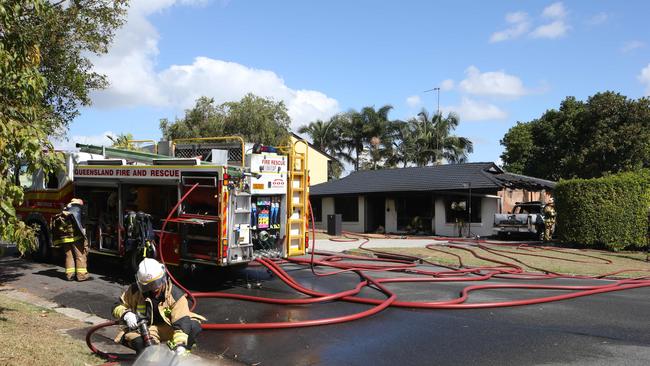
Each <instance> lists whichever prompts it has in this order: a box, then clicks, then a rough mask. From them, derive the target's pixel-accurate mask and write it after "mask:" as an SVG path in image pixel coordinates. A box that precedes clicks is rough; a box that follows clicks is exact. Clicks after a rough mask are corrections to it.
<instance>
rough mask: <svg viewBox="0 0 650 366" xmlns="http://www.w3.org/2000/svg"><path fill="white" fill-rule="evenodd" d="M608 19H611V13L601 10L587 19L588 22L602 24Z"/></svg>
mask: <svg viewBox="0 0 650 366" xmlns="http://www.w3.org/2000/svg"><path fill="white" fill-rule="evenodd" d="M607 19H609V15H608V14H607V13H605V12H600V13H598V14H596V15H593V16H592V17H591V18H589V19H587V24H589V25H600V24H603V23H605V22H606V21H607Z"/></svg>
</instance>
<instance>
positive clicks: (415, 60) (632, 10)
mask: <svg viewBox="0 0 650 366" xmlns="http://www.w3.org/2000/svg"><path fill="white" fill-rule="evenodd" d="M648 14H650V2H647V1H641V0H638V1H563V2H552V1H549V2H545V1H499V2H495V1H490V2H487V1H453V2H452V1H447V2H442V1H435V2H434V1H408V0H402V1H399V2H395V1H369V0H365V1H335V0H330V1H320V2H316V1H282V2H280V1H241V0H230V1H226V0H180V1H179V0H142V1H133V2H132V6H131V8H130V10H129V15H128V21H127V24H126V25H125V26H124V27H123V28H122V29H120V30H119V31H118V33H117V36H116V39H115V43H114V45H113V46H112V47H111V50H110V52H109V54H108V55H105V56H102V57H99V58H95V59H94V62H95V65H96V69H97V71H99V72H102V73H104V74H106V75H107V76H108V78H109V81H110V82H111V86H110V87H109V88H108V89H107V90H104V91H101V92H97V93H94V94H93V101H94V105H93V106H92V107H89V108H84V109H83V110H82V111H81V112H82V113H81V116H80V117H78V118H77V119H76V120H75V121H74V123H73V124H72V125H71V128H70V131H69V136H70V142H89V143H103V142H107V140H106V138H105V137H104V136H105V135H106V134H117V133H125V132H130V133H133V135H134V136H135V137H136V138H140V139H158V138H159V137H160V131H159V128H158V121H159V119H160V118H163V117H167V118H170V119H173V118H174V117H175V116H182V114H183V110H184V109H186V108H189V107H191V106H192V105H193V102H194V100H195V99H196V98H197V97H198V96H201V95H207V96H210V97H214V98H215V100H216V101H217V102H224V101H230V100H238V99H240V98H241V97H242V96H243V95H244V94H246V93H248V92H252V93H255V94H257V95H261V96H266V97H272V98H274V99H276V100H284V101H285V102H286V104H287V106H288V108H289V113H290V116H291V117H292V120H293V126H294V127H297V126H300V125H303V124H306V123H308V122H309V121H312V120H315V119H318V118H320V119H326V118H328V117H330V116H332V115H333V114H335V113H337V112H343V111H346V110H348V109H350V108H354V109H360V108H362V107H364V106H367V105H374V106H376V107H380V106H382V105H384V104H390V105H392V106H393V107H394V110H393V111H392V112H391V115H390V116H391V117H392V118H396V119H398V118H399V119H408V118H410V117H412V116H414V115H415V114H417V112H418V111H419V110H420V109H421V108H422V107H426V108H427V109H428V110H429V111H435V109H436V108H437V105H436V104H437V94H436V93H435V92H429V93H424V92H423V91H424V90H427V89H431V88H434V87H440V88H441V91H440V106H441V109H442V110H443V111H444V112H445V113H447V112H449V111H454V112H456V113H458V114H459V115H460V118H461V124H460V127H459V129H458V130H457V131H456V132H457V134H459V135H462V136H466V137H469V138H470V139H471V140H473V141H474V144H475V151H474V153H473V154H472V155H471V156H470V161H498V159H499V155H500V154H501V152H502V147H501V146H500V145H499V140H500V139H501V138H502V137H503V135H504V133H505V132H506V131H507V130H508V129H509V128H510V127H511V126H513V125H514V124H515V123H516V122H517V121H529V120H531V119H533V118H536V117H539V116H540V115H541V114H542V113H543V112H544V111H545V110H547V109H551V108H557V107H558V106H559V103H560V101H561V100H563V99H564V98H565V97H566V96H568V95H572V96H575V97H577V98H579V99H585V98H587V97H588V96H590V95H593V94H594V93H597V92H599V91H605V90H614V91H617V92H620V93H622V94H624V95H627V96H628V97H631V98H635V99H636V98H639V97H642V96H644V95H650V27H649V26H648V23H647V17H648Z"/></svg>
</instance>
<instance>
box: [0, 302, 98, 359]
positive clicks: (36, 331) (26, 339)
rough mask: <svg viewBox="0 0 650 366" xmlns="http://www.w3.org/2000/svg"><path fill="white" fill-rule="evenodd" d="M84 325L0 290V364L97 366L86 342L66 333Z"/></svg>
mask: <svg viewBox="0 0 650 366" xmlns="http://www.w3.org/2000/svg"><path fill="white" fill-rule="evenodd" d="M87 326H88V325H87V324H85V323H83V322H80V321H78V320H74V319H71V318H68V317H66V316H65V315H63V314H59V313H57V312H55V311H52V310H49V309H45V308H40V307H37V306H33V305H30V304H27V303H23V302H20V301H16V300H13V299H11V298H9V297H7V296H6V295H4V294H2V293H0V339H2V346H1V347H0V365H52V366H55V365H57V366H58V365H61V366H64V365H65V366H71V365H99V364H102V363H104V362H105V361H103V360H102V359H101V358H98V357H96V356H95V355H93V354H92V353H91V352H90V350H89V349H88V347H87V346H86V344H85V343H84V342H83V341H81V340H77V339H74V338H72V337H70V336H69V335H67V334H66V331H67V330H70V329H79V328H85V327H87Z"/></svg>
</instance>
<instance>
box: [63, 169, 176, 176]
mask: <svg viewBox="0 0 650 366" xmlns="http://www.w3.org/2000/svg"><path fill="white" fill-rule="evenodd" d="M74 175H75V176H76V177H135V178H150V177H156V178H180V176H181V172H180V170H178V169H138V168H126V169H125V168H119V169H116V168H75V170H74Z"/></svg>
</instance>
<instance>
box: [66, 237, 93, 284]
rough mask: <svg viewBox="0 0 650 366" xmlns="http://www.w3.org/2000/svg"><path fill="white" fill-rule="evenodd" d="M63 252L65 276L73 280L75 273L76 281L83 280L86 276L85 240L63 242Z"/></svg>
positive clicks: (86, 255) (86, 248) (86, 253)
mask: <svg viewBox="0 0 650 366" xmlns="http://www.w3.org/2000/svg"><path fill="white" fill-rule="evenodd" d="M63 251H64V252H65V276H66V277H67V279H68V280H73V279H74V277H75V274H76V275H77V281H85V280H87V279H88V278H89V276H88V268H87V265H88V246H87V245H86V241H85V240H77V241H75V242H72V243H64V244H63Z"/></svg>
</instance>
